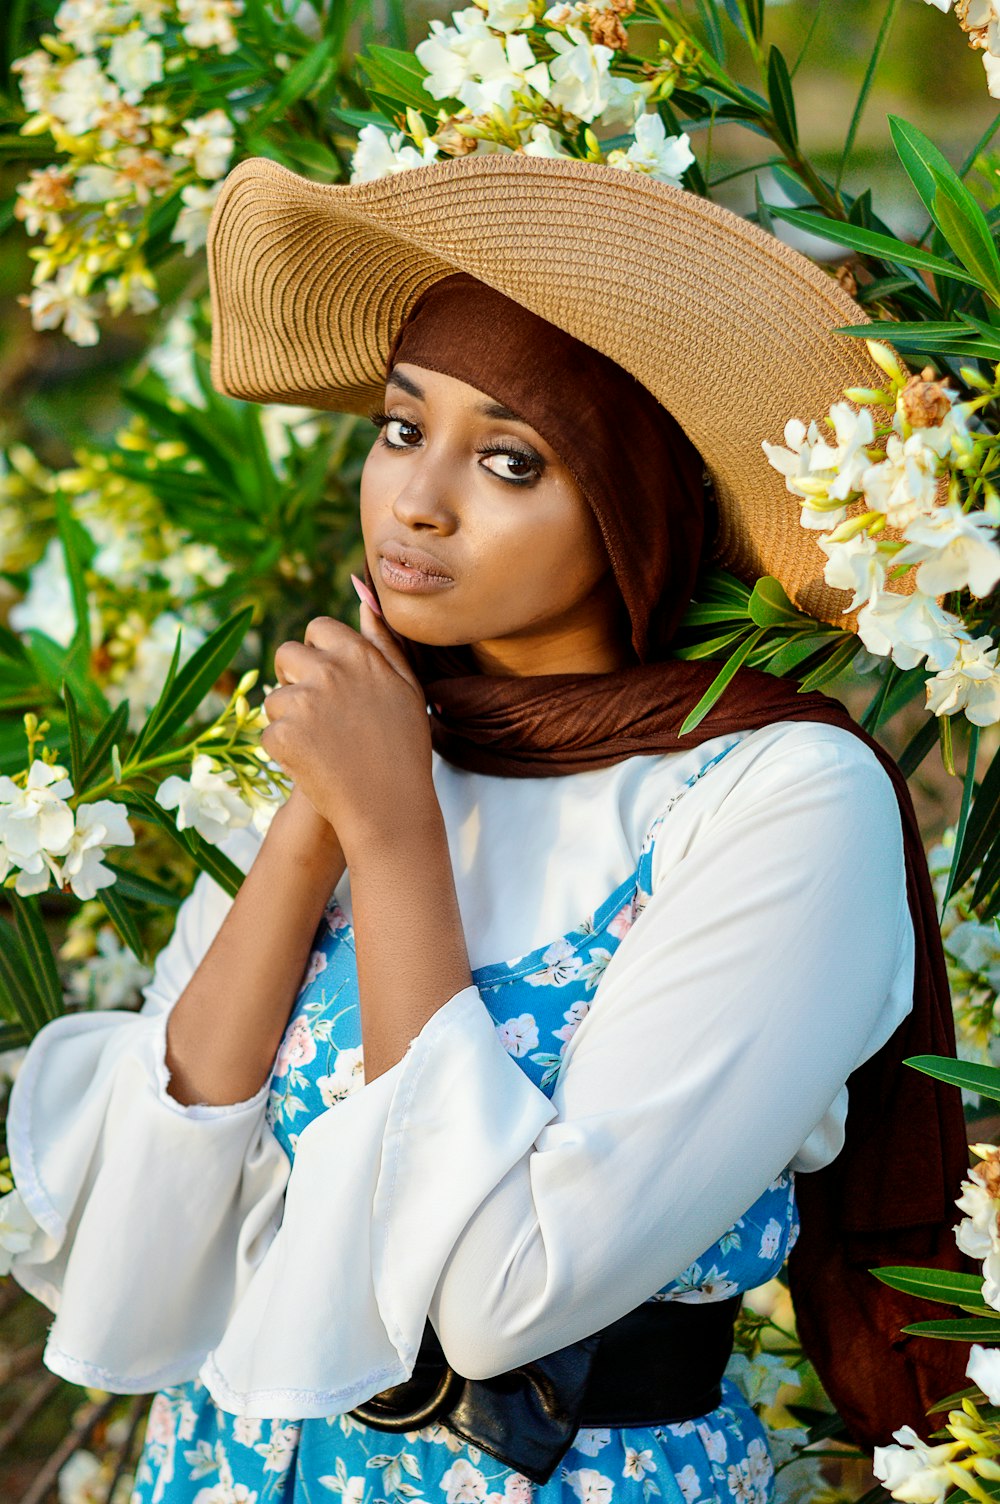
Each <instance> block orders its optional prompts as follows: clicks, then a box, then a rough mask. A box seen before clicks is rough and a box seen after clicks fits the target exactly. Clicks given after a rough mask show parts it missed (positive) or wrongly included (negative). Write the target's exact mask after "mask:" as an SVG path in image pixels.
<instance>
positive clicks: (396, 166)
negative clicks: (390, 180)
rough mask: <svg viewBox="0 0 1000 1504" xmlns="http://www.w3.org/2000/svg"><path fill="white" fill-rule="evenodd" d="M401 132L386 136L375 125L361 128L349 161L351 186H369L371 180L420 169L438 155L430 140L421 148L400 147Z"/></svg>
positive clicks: (402, 138) (426, 139) (403, 139)
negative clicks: (353, 184) (413, 168)
mask: <svg viewBox="0 0 1000 1504" xmlns="http://www.w3.org/2000/svg"><path fill="white" fill-rule="evenodd" d="M405 140H406V137H405V135H404V134H403V132H402V131H393V132H392V133H391V135H388V136H387V135H386V133H385V131H383V130H380V129H379V127H378V126H377V125H363V126H362V127H361V130H360V132H359V134H358V144H357V147H356V148H355V151H354V155H353V157H352V158H351V182H352V183H370V182H372V181H374V179H375V178H384V177H388V176H389V174H390V173H393V172H405V171H406V170H407V169H408V168H410V167H424V166H426V164H427V163H428V162H433V161H434V159H435V157H436V156H437V154H438V148H437V143H436V142H434V141H432V140H431V138H430V136H425V137H424V142H423V146H422V148H421V149H420V150H419V151H418V150H417V148H416V147H415V146H404V145H403V142H404V141H405Z"/></svg>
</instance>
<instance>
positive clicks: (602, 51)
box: [545, 26, 634, 122]
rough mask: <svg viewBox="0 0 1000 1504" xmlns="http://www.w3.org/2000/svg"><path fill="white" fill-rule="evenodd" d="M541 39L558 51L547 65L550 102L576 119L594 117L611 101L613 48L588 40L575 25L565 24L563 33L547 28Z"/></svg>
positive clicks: (592, 118) (589, 119)
mask: <svg viewBox="0 0 1000 1504" xmlns="http://www.w3.org/2000/svg"><path fill="white" fill-rule="evenodd" d="M545 40H546V41H547V42H548V43H549V46H550V47H551V48H552V49H553V51H554V52H556V53H558V56H557V57H556V58H555V59H554V61H553V62H552V63H550V65H549V72H550V74H551V76H552V87H551V88H550V90H549V102H550V104H554V105H555V106H556V108H557V109H561V110H568V111H569V113H570V114H571V115H575V116H576V117H577V119H579V120H586V121H588V122H590V121H594V120H596V119H597V117H598V116H599V115H602V114H603V113H604V111H605V110H606V109H607V107H608V105H609V104H611V103H612V98H613V94H614V92H615V91H614V90H613V89H612V87H611V86H610V77H611V75H610V66H611V59H612V58H613V57H614V51H613V50H612V48H610V47H603V46H602V45H601V44H600V43H599V42H592V41H591V40H590V38H589V37H588V36H587V35H586V33H585V32H583V31H581V30H580V28H579V27H578V26H567V28H566V35H565V36H563V35H561V34H560V33H559V32H558V31H547V32H546V33H545ZM633 118H634V117H633Z"/></svg>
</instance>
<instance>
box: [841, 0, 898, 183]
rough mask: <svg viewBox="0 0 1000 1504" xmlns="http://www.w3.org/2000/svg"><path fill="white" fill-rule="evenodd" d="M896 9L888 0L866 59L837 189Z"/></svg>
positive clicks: (892, 1) (845, 142)
mask: <svg viewBox="0 0 1000 1504" xmlns="http://www.w3.org/2000/svg"><path fill="white" fill-rule="evenodd" d="M898 9H899V0H889V3H888V5H887V6H886V8H885V14H884V15H883V17H882V24H881V26H880V27H879V30H878V36H877V37H876V38H875V46H874V48H873V49H872V53H871V56H870V57H869V59H868V67H867V68H866V69H865V76H864V79H863V80H862V83H861V88H860V90H859V92H858V97H857V100H856V101H855V104H854V109H853V111H852V113H851V123H850V125H849V126H848V127H847V135H846V136H845V138H844V150H843V151H842V152H841V155H840V164H839V166H838V168H837V177H836V186H837V188H839V187H840V185H841V183H842V182H843V180H844V172H845V170H846V168H847V163H848V160H849V158H850V155H851V152H852V151H853V150H854V138H855V136H856V135H857V134H858V126H859V125H860V124H861V117H862V115H863V114H864V111H865V105H866V104H867V103H868V96H869V94H870V93H871V91H872V85H873V84H874V82H875V75H876V73H877V72H878V67H879V64H880V63H881V61H882V54H883V53H884V52H885V49H886V47H887V46H888V43H889V32H890V31H891V30H892V23H893V21H894V20H895V19H896V12H897V10H898Z"/></svg>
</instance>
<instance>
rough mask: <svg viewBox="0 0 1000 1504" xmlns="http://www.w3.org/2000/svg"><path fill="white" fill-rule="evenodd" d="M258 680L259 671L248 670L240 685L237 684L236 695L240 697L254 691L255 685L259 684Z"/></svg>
mask: <svg viewBox="0 0 1000 1504" xmlns="http://www.w3.org/2000/svg"><path fill="white" fill-rule="evenodd" d="M257 678H258V674H257V670H256V669H255V668H248V669H247V671H246V673H245V674H244V675H243V677H242V679H241V680H240V682H239V684H237V686H236V693H237V694H238V695H245V694H249V692H250V690H251V689H253V687H254V685H255V684H256V683H257Z"/></svg>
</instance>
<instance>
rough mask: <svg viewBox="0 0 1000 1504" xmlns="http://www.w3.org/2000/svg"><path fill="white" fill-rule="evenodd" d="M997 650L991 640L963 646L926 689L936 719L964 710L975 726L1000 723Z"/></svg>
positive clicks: (999, 683) (929, 680) (928, 703)
mask: <svg viewBox="0 0 1000 1504" xmlns="http://www.w3.org/2000/svg"><path fill="white" fill-rule="evenodd" d="M996 662H997V647H996V644H995V643H994V642H993V640H992V639H991V638H989V637H977V638H975V639H974V641H972V642H960V643H959V644H958V652H957V654H956V656H955V660H954V662H953V663H952V664H951V665H950V666H949V667H948V668H945V669H941V670H940V671H939V672H938V673H937V674H935V675H934V677H933V678H932V679H928V681H927V683H926V685H925V693H926V696H927V709H928V710H929V711H931V712H932V713H933V714H934V715H954V714H955V713H956V712H957V711H959V710H964V711H965V714H966V716H967V718H968V719H969V720H970V721H971V722H972V723H973V725H974V726H992V725H994V724H995V723H996V722H997V721H1000V670H998V669H997V666H996Z"/></svg>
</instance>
